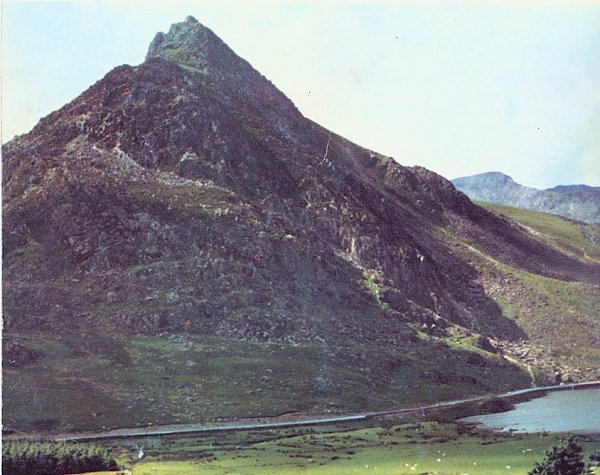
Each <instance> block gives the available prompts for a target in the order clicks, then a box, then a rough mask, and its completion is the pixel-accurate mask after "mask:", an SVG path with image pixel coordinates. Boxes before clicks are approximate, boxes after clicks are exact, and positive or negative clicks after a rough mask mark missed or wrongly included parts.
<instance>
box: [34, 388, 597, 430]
mask: <svg viewBox="0 0 600 475" xmlns="http://www.w3.org/2000/svg"><path fill="white" fill-rule="evenodd" d="M586 387H588V388H593V387H599V388H600V381H592V382H587V383H576V384H564V385H556V386H544V387H539V388H528V389H520V390H517V391H510V392H507V393H504V394H495V395H493V394H492V395H490V394H488V395H484V396H476V397H472V398H468V399H456V400H453V401H443V402H439V403H436V404H428V405H425V406H419V407H407V408H400V409H393V410H389V411H375V412H361V413H356V414H346V415H340V416H319V417H307V418H300V419H294V420H289V421H280V420H279V421H278V420H273V419H275V418H272V419H271V420H254V421H252V422H240V421H234V422H227V423H223V424H176V425H162V426H155V427H144V428H129V429H113V430H107V431H102V432H86V433H73V434H56V435H53V436H44V438H45V439H50V440H55V441H63V442H64V441H73V442H83V441H91V440H105V439H117V438H119V439H120V438H126V437H127V438H129V437H151V436H160V435H172V434H192V433H193V434H201V433H210V432H224V431H233V430H250V429H281V428H285V427H295V426H311V425H321V424H332V423H336V422H352V421H360V420H367V419H371V418H374V417H379V416H389V415H394V414H403V413H412V412H422V411H427V410H430V409H438V408H440V407H450V406H456V405H459V404H463V403H466V402H476V401H482V400H484V399H487V398H490V397H503V398H508V397H512V396H520V395H523V394H531V393H535V392H544V391H553V390H568V389H576V388H579V389H581V388H586Z"/></svg>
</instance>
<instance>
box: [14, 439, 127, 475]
mask: <svg viewBox="0 0 600 475" xmlns="http://www.w3.org/2000/svg"><path fill="white" fill-rule="evenodd" d="M116 467H117V462H116V461H115V459H114V458H113V457H112V456H111V455H110V453H109V452H108V451H107V450H105V449H104V448H101V447H97V446H92V445H89V444H78V445H72V444H63V443H48V442H43V443H41V442H32V441H26V440H4V441H3V443H2V473H4V474H6V475H48V474H54V473H79V472H91V471H98V470H108V469H115V468H116Z"/></svg>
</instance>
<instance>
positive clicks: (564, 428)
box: [461, 388, 600, 434]
mask: <svg viewBox="0 0 600 475" xmlns="http://www.w3.org/2000/svg"><path fill="white" fill-rule="evenodd" d="M461 421H465V422H476V423H479V424H481V425H483V426H484V427H488V428H491V429H499V430H502V431H508V430H510V429H512V430H513V431H515V432H543V431H548V432H577V433H587V434H589V433H600V389H598V388H596V389H577V390H563V391H552V392H550V393H548V395H547V396H544V397H540V398H537V399H532V400H531V401H527V402H523V403H519V404H515V408H514V409H513V410H511V411H508V412H501V413H498V414H485V415H481V416H471V417H466V418H464V419H461Z"/></svg>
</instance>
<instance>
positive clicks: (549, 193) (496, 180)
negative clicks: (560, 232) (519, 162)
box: [452, 172, 600, 223]
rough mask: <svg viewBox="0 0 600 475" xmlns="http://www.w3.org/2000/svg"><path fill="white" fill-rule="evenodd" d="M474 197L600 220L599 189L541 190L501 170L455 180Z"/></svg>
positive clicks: (576, 186)
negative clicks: (525, 184) (517, 180)
mask: <svg viewBox="0 0 600 475" xmlns="http://www.w3.org/2000/svg"><path fill="white" fill-rule="evenodd" d="M452 183H453V184H454V186H456V188H457V189H459V190H460V191H462V192H463V193H465V194H466V195H467V196H468V197H469V198H471V199H473V200H479V201H486V202H489V203H497V204H503V205H508V206H515V207H517V208H524V209H530V210H535V211H544V212H546V213H552V214H558V215H560V216H564V217H566V218H571V219H577V220H579V221H585V222H587V223H600V188H599V187H593V186H587V185H565V186H555V187H554V188H548V189H547V190H538V189H536V188H530V187H527V186H523V185H520V184H518V183H516V182H515V181H514V180H513V179H512V178H511V177H509V176H508V175H504V174H503V173H500V172H488V173H480V174H478V175H473V176H467V177H461V178H455V179H454V180H452Z"/></svg>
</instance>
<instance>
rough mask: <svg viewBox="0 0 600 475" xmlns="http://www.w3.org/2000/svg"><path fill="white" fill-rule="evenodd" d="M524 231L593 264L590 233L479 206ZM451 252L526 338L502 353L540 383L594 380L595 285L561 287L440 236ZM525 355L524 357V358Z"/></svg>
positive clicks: (598, 318)
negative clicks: (559, 378) (469, 266)
mask: <svg viewBox="0 0 600 475" xmlns="http://www.w3.org/2000/svg"><path fill="white" fill-rule="evenodd" d="M479 204H480V205H482V206H485V207H486V208H488V209H490V210H492V211H495V212H498V213H501V214H503V215H505V216H507V217H508V218H510V219H513V220H514V221H516V222H518V223H519V224H521V225H522V226H525V227H526V229H528V231H529V232H530V234H531V235H532V236H533V237H535V238H536V239H538V240H541V241H543V242H546V243H549V244H551V245H552V246H555V247H557V248H559V249H561V250H563V251H565V252H567V253H569V254H572V255H574V256H576V257H577V258H578V259H580V260H581V261H582V262H598V259H599V258H600V246H599V245H598V244H597V243H596V242H595V241H594V240H593V236H594V235H595V232H596V228H595V227H594V226H590V225H586V224H584V223H580V222H577V221H572V220H568V219H565V218H561V217H558V216H554V215H549V214H546V213H540V212H536V211H528V210H522V209H517V208H511V207H508V206H499V205H495V204H488V203H479ZM445 238H446V239H447V242H449V243H451V245H452V247H453V249H455V251H456V252H457V253H459V254H460V255H462V256H463V257H465V258H466V259H468V260H469V261H470V262H472V263H473V264H474V265H475V267H476V268H477V269H478V270H479V271H480V282H481V283H482V284H483V285H484V288H485V289H486V293H487V294H488V295H490V296H491V297H492V298H493V299H494V300H495V301H496V302H497V303H498V304H499V306H500V308H501V309H502V312H503V314H504V315H505V316H507V317H510V318H512V319H514V320H515V321H516V322H517V323H518V324H519V326H521V327H522V328H523V329H524V330H525V331H526V333H527V335H528V338H529V342H528V343H526V344H524V345H521V346H520V347H519V345H513V346H512V347H509V348H507V350H508V351H509V352H511V351H512V352H513V356H515V357H517V358H519V359H520V360H521V361H522V363H523V364H524V365H526V366H530V367H532V368H533V369H534V370H535V368H538V369H541V370H542V372H543V373H545V376H544V375H542V374H541V373H538V375H539V376H540V378H541V380H542V381H544V380H547V378H550V379H551V378H553V377H554V373H556V372H559V373H562V374H567V375H570V376H571V377H573V378H574V379H577V378H579V379H586V378H587V379H597V377H598V373H597V371H598V361H600V286H599V285H595V284H594V283H589V282H588V283H585V282H576V281H573V282H567V281H563V280H558V279H552V278H548V277H543V276H540V275H537V274H533V273H529V272H525V271H523V270H520V269H517V268H515V267H511V266H510V265H507V264H505V263H501V262H498V261H497V260H495V259H493V258H491V257H490V256H489V255H486V254H484V253H482V252H480V251H478V250H477V249H475V248H474V247H473V246H471V243H469V242H466V241H465V240H462V241H461V240H459V239H457V238H456V236H450V235H445ZM524 353H528V354H524Z"/></svg>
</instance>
